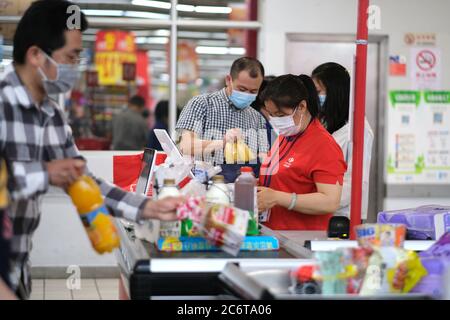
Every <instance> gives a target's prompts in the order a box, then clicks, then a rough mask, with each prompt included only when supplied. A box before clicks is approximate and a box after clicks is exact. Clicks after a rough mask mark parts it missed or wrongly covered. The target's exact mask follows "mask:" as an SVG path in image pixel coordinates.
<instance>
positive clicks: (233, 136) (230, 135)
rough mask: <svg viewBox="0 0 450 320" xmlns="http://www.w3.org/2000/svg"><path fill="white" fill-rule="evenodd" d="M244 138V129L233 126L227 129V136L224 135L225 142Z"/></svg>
mask: <svg viewBox="0 0 450 320" xmlns="http://www.w3.org/2000/svg"><path fill="white" fill-rule="evenodd" d="M241 139H242V130H241V129H239V128H233V129H229V130H227V132H226V133H225V136H224V137H223V140H224V144H225V143H227V142H232V143H234V142H236V141H239V140H241Z"/></svg>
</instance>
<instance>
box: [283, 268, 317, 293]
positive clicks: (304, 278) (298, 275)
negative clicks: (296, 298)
mask: <svg viewBox="0 0 450 320" xmlns="http://www.w3.org/2000/svg"><path fill="white" fill-rule="evenodd" d="M316 269H317V267H316V266H315V265H306V266H301V267H299V268H298V269H296V270H294V271H292V272H291V282H292V286H290V287H289V291H290V292H291V293H293V294H320V293H321V290H320V284H319V283H318V281H316V280H315V279H314V274H315V273H316Z"/></svg>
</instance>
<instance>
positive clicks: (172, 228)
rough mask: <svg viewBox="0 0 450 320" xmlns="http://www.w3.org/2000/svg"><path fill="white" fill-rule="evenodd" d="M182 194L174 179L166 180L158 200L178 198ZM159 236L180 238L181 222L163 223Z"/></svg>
mask: <svg viewBox="0 0 450 320" xmlns="http://www.w3.org/2000/svg"><path fill="white" fill-rule="evenodd" d="M180 195H181V193H180V191H179V190H178V188H177V186H176V184H175V180H174V179H164V186H163V188H162V189H161V191H160V193H159V195H158V200H161V199H164V198H168V197H178V196H180ZM159 234H160V236H161V237H180V235H181V222H180V221H161V225H160V230H159Z"/></svg>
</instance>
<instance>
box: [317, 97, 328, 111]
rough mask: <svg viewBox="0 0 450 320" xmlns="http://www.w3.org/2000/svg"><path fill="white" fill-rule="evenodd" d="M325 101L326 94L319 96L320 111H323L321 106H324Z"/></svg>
mask: <svg viewBox="0 0 450 320" xmlns="http://www.w3.org/2000/svg"><path fill="white" fill-rule="evenodd" d="M326 99H327V95H326V94H319V106H320V109H321V110H323V105H324V104H325V100H326Z"/></svg>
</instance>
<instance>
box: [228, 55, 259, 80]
mask: <svg viewBox="0 0 450 320" xmlns="http://www.w3.org/2000/svg"><path fill="white" fill-rule="evenodd" d="M241 71H248V74H249V75H250V77H252V78H257V77H258V76H260V77H261V78H264V67H263V65H262V63H261V62H260V61H259V60H257V59H255V58H251V57H242V58H239V59H237V60H235V61H234V62H233V64H232V65H231V69H230V75H231V78H232V79H236V78H237V77H238V75H239V73H240V72H241Z"/></svg>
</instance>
